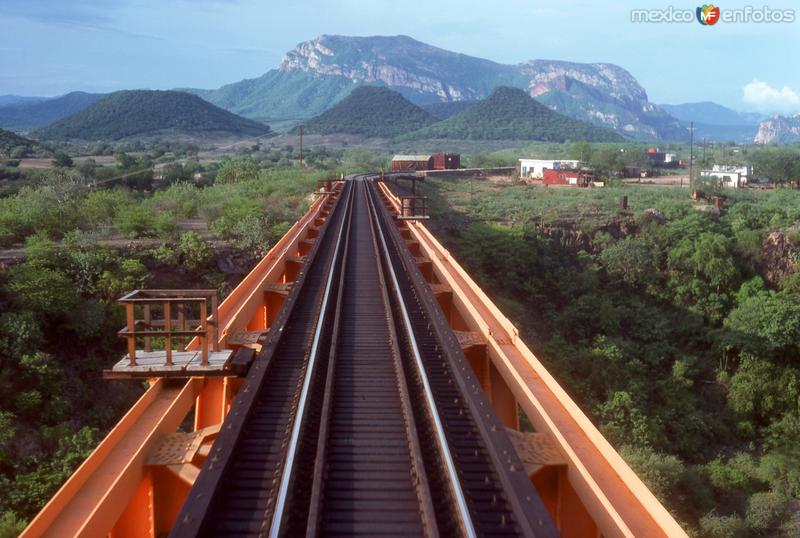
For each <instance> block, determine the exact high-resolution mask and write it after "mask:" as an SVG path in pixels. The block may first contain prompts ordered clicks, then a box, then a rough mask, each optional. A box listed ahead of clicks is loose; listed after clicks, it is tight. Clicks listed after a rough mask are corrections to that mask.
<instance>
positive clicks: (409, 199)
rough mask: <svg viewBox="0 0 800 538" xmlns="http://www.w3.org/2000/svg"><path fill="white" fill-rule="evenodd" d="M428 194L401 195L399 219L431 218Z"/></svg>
mask: <svg viewBox="0 0 800 538" xmlns="http://www.w3.org/2000/svg"><path fill="white" fill-rule="evenodd" d="M429 218H430V216H428V197H427V196H417V195H414V196H401V197H400V214H399V215H397V219H399V220H418V219H429Z"/></svg>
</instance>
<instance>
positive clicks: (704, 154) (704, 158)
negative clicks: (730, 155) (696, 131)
mask: <svg viewBox="0 0 800 538" xmlns="http://www.w3.org/2000/svg"><path fill="white" fill-rule="evenodd" d="M703 162H704V163H705V162H706V137H705V136H704V137H703Z"/></svg>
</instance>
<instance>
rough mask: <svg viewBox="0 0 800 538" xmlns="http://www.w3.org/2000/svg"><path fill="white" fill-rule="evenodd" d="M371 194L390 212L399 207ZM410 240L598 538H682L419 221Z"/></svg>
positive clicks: (391, 198) (389, 194) (412, 224)
mask: <svg viewBox="0 0 800 538" xmlns="http://www.w3.org/2000/svg"><path fill="white" fill-rule="evenodd" d="M378 187H379V188H380V189H381V191H382V192H383V193H384V195H385V196H386V197H387V198H388V200H389V202H390V204H391V205H392V207H393V208H394V210H395V211H399V210H400V204H399V201H398V199H397V197H395V196H394V195H393V194H392V192H391V191H390V190H389V188H388V187H386V185H384V184H383V183H378ZM407 226H408V229H409V230H410V233H411V235H412V238H413V239H414V240H416V241H417V242H418V243H419V246H420V248H421V249H422V251H423V252H424V253H425V254H426V257H427V258H429V259H430V260H431V261H432V263H433V271H434V274H435V276H436V278H437V279H438V280H439V281H440V282H441V283H443V284H447V285H448V286H450V288H451V289H452V293H453V297H452V301H453V306H454V307H455V308H456V309H457V311H458V312H459V314H460V315H461V317H462V318H463V319H464V321H465V322H466V323H467V325H468V326H469V329H470V330H472V331H477V332H480V333H481V334H483V335H484V336H485V337H486V339H487V343H488V351H489V356H490V359H491V361H492V364H493V365H494V366H495V367H496V368H497V370H498V371H499V372H500V374H501V376H502V378H503V380H504V381H505V383H506V384H507V385H508V387H509V388H510V389H511V391H512V392H513V394H514V397H515V398H516V399H517V401H518V402H519V404H520V405H521V406H522V408H523V409H524V411H525V413H526V414H527V415H528V417H529V418H530V419H531V421H532V422H533V423H534V425H535V427H536V429H537V431H540V432H546V433H549V434H550V435H552V436H553V439H554V440H555V442H556V444H557V446H558V447H559V449H560V450H561V452H562V453H563V455H564V457H565V458H566V460H567V462H568V463H567V479H568V481H569V484H570V485H571V486H572V489H574V491H575V493H576V494H577V496H578V497H579V498H580V501H581V502H582V503H583V505H584V506H585V508H586V510H587V511H588V512H589V514H590V515H591V517H592V518H593V519H594V521H595V523H596V524H597V526H598V527H599V528H600V530H601V531H602V533H603V535H604V536H608V537H611V536H626V537H643V536H647V537H648V538H651V537H658V536H668V537H670V538H673V537H685V536H687V535H686V533H685V531H684V530H683V529H682V528H681V527H680V526H679V525H678V523H677V522H676V521H675V519H674V518H673V517H672V516H671V515H670V513H669V512H668V511H667V510H666V509H665V508H664V506H663V505H662V504H661V503H660V502H659V501H658V499H656V498H655V496H654V495H653V494H652V492H651V491H650V490H649V489H648V488H647V486H645V485H644V483H643V482H642V481H641V479H639V477H638V476H637V475H636V473H634V472H633V470H631V468H630V467H629V466H628V464H627V463H625V461H624V460H623V459H622V458H621V457H620V455H619V454H618V453H617V452H616V450H614V448H613V447H612V446H611V444H610V443H609V442H608V441H607V440H606V439H605V438H604V437H603V436H602V434H601V433H600V432H599V431H598V430H597V428H596V427H595V426H594V425H593V424H592V423H591V421H590V420H589V419H588V418H587V417H586V415H585V414H584V413H583V412H582V411H581V410H580V408H579V407H578V406H577V405H576V404H575V402H573V401H572V399H571V398H570V397H569V396H568V395H567V393H566V392H565V391H564V389H562V388H561V386H560V385H559V384H558V382H557V381H556V380H555V378H553V376H552V375H550V373H549V372H548V371H547V369H546V368H545V367H544V365H542V363H541V362H540V361H539V359H537V358H536V356H535V355H534V354H533V353H532V352H531V350H530V349H528V347H527V346H526V345H525V343H524V342H522V340H521V339H520V338H519V331H518V330H517V328H516V327H515V326H514V325H513V324H512V323H511V322H510V321H509V320H508V319H507V318H506V317H505V316H504V315H503V313H502V312H500V310H499V309H498V308H497V307H496V306H495V305H494V303H492V301H491V300H490V299H489V298H488V297H487V296H486V294H485V293H484V292H483V291H482V290H481V289H480V288H479V287H478V285H477V284H476V283H475V282H474V281H473V280H472V279H471V278H470V276H469V275H468V274H467V273H466V272H465V271H464V270H463V269H462V268H461V266H460V265H459V264H458V262H456V261H455V260H454V259H453V258H452V256H451V255H450V253H449V252H448V251H447V250H446V249H445V248H444V247H443V246H442V245H441V244H440V243H439V242H438V241H437V240H436V238H435V237H434V236H433V234H432V233H431V232H430V231H429V230H428V229H427V228H426V227H425V226H424V225H423V224H422V223H420V222H408V223H407Z"/></svg>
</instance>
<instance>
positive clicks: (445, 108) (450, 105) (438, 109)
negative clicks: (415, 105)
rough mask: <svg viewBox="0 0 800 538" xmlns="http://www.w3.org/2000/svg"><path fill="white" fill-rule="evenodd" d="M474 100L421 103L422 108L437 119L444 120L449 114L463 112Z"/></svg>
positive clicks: (453, 114)
mask: <svg viewBox="0 0 800 538" xmlns="http://www.w3.org/2000/svg"><path fill="white" fill-rule="evenodd" d="M475 103H476V101H442V102H440V103H428V104H425V105H422V107H421V108H422V109H423V110H424V111H425V112H427V113H428V114H430V115H431V116H433V117H434V118H436V119H439V120H446V119H447V118H449V117H451V116H455V115H456V114H458V113H459V112H463V111H465V110H466V109H468V108H469V107H471V106H472V105H474V104H475Z"/></svg>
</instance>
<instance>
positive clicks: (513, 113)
mask: <svg viewBox="0 0 800 538" xmlns="http://www.w3.org/2000/svg"><path fill="white" fill-rule="evenodd" d="M410 137H411V138H416V139H420V138H446V139H465V140H545V141H551V142H563V141H565V140H587V141H593V142H614V141H621V140H624V139H623V137H622V136H620V135H618V134H616V133H614V132H612V131H609V130H606V129H603V128H600V127H596V126H594V125H591V124H588V123H586V122H583V121H580V120H575V119H572V118H569V117H567V116H563V115H561V114H559V113H557V112H554V111H552V110H550V109H549V108H547V107H546V106H544V105H542V104H540V103H538V102H536V101H534V100H533V99H532V98H531V97H530V96H529V95H528V94H527V93H525V91H523V90H520V89H518V88H510V87H499V88H496V89H495V90H494V91H493V92H492V94H491V95H490V96H489V97H487V98H486V99H483V100H481V101H478V102H477V103H475V104H474V105H472V106H471V107H469V108H467V109H466V110H464V111H463V112H461V113H459V114H456V115H455V116H452V117H450V118H448V119H446V120H444V121H442V122H439V123H437V124H435V125H431V126H430V127H426V128H424V129H420V130H419V131H417V132H415V133H413V134H411V135H410Z"/></svg>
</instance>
